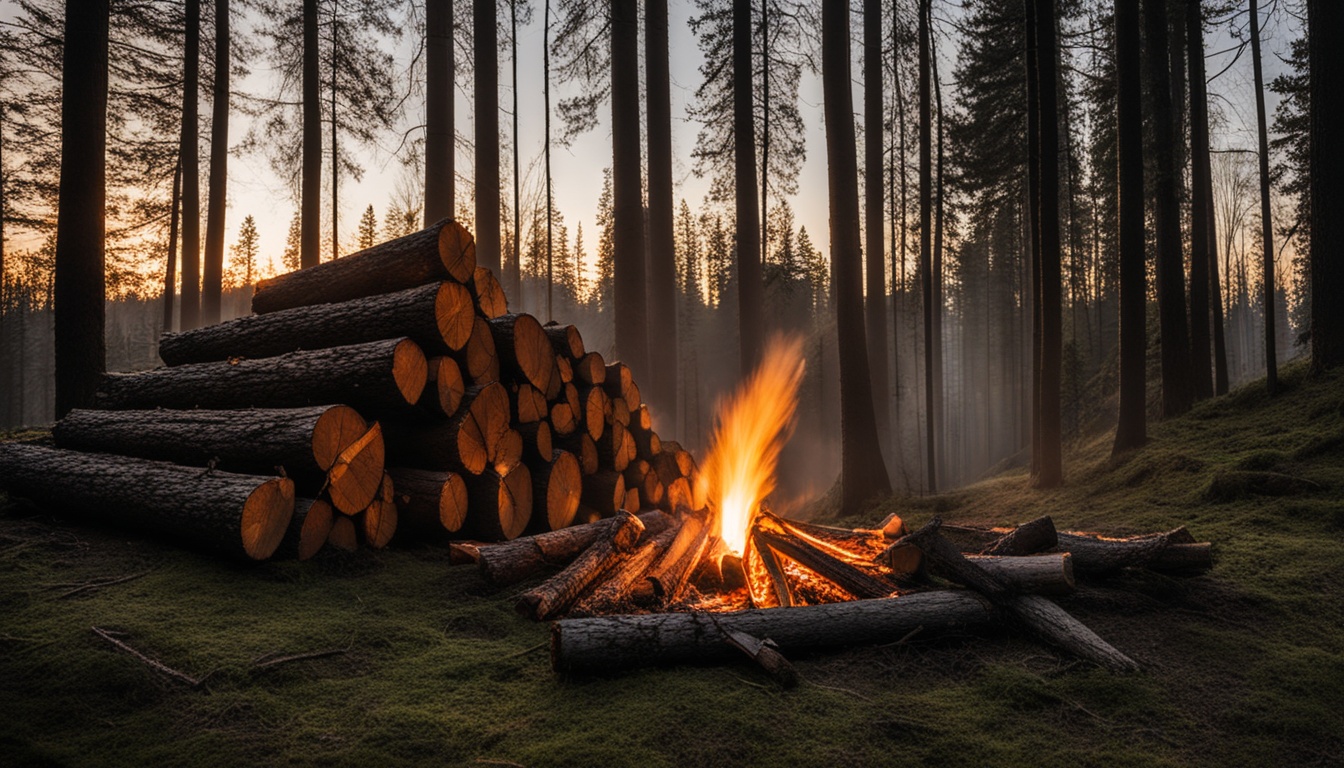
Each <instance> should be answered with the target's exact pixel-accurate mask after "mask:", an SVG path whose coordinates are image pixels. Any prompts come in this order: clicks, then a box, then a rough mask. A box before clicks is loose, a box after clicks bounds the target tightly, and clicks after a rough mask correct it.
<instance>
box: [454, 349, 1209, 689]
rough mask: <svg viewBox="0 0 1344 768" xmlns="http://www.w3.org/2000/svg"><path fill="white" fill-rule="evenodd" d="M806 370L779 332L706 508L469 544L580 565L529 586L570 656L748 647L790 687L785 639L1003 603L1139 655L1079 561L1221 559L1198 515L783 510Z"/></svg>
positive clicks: (502, 566) (1083, 648) (590, 668)
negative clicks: (806, 513)
mask: <svg viewBox="0 0 1344 768" xmlns="http://www.w3.org/2000/svg"><path fill="white" fill-rule="evenodd" d="M802 376H803V358H802V354H801V344H800V342H798V341H797V340H789V339H783V338H779V339H776V340H775V341H774V342H772V343H771V345H770V346H769V348H768V349H767V351H766V353H765V355H764V357H763V360H762V362H761V364H760V367H759V368H758V369H757V370H756V371H755V373H754V374H753V375H752V376H751V377H750V378H749V379H748V380H747V381H746V382H744V383H743V385H742V386H741V388H740V389H739V390H738V391H737V392H736V393H735V394H734V395H733V396H732V397H730V398H728V399H727V400H725V401H724V402H723V403H721V406H720V409H719V416H718V423H717V424H716V425H715V431H714V437H713V442H712V443H711V445H710V448H709V451H708V454H707V457H706V459H705V461H704V462H703V464H702V465H701V466H700V468H699V469H700V471H699V473H698V475H696V493H695V494H694V496H695V498H699V499H704V500H705V505H704V507H703V508H701V509H691V508H689V507H685V506H679V507H677V508H675V509H674V510H673V511H672V512H671V513H665V512H662V511H653V512H647V513H644V514H639V515H636V514H632V513H630V512H627V511H621V512H618V513H617V515H616V516H614V517H611V518H607V519H604V520H601V521H598V522H595V523H590V524H587V525H580V526H575V527H572V528H567V529H563V530H559V531H553V532H550V533H545V534H540V535H537V536H531V537H525V538H522V539H516V540H514V541H511V542H507V543H503V544H496V545H489V546H482V547H480V548H479V549H478V550H471V551H469V552H467V556H468V557H469V558H470V559H472V560H475V561H476V562H478V563H479V567H480V569H481V572H482V574H483V575H484V577H485V578H486V579H487V580H488V581H490V582H491V583H493V584H495V585H501V586H502V585H509V584H514V583H517V582H520V581H522V580H524V579H527V578H529V577H532V576H535V575H537V574H539V573H542V572H544V571H545V570H546V569H547V568H551V567H557V566H563V569H562V570H560V572H559V573H557V574H556V575H554V576H552V577H551V578H549V579H547V580H545V581H543V582H541V583H540V584H538V585H536V586H534V587H532V588H530V589H528V590H527V591H525V592H523V593H522V594H521V595H520V596H519V597H518V601H517V608H518V610H519V612H520V613H522V614H523V615H524V616H527V617H529V618H532V619H535V620H556V621H555V623H554V625H553V633H552V663H553V665H554V667H555V668H556V670H557V671H561V672H566V673H587V672H598V671H610V670H613V669H619V668H621V667H625V666H637V665H644V664H650V663H673V662H681V661H706V660H715V659H720V658H725V657H732V656H734V655H740V654H746V655H747V656H748V657H750V658H752V659H753V660H755V661H756V662H757V663H759V664H761V665H762V667H764V668H765V669H767V670H768V671H769V672H771V674H774V675H776V676H778V677H779V678H780V679H781V681H783V682H784V683H785V684H786V685H787V684H790V682H791V681H792V680H793V679H795V678H794V676H793V673H792V671H791V667H790V666H789V664H788V662H787V661H786V660H785V658H784V657H783V656H782V655H781V653H780V649H784V650H807V649H811V648H816V647H827V646H839V645H851V644H859V643H866V642H892V641H895V640H899V639H901V638H902V637H904V636H907V635H909V634H910V633H914V632H925V631H936V630H938V629H946V628H952V627H960V626H970V625H977V624H987V623H990V622H994V621H997V620H1001V619H1003V620H1007V621H1009V622H1011V623H1012V624H1015V625H1017V626H1021V627H1024V628H1026V629H1028V630H1029V631H1031V632H1032V633H1033V634H1035V635H1037V636H1039V637H1041V638H1042V639H1043V640H1045V641H1046V642H1048V643H1050V644H1052V645H1054V646H1056V647H1058V648H1060V649H1061V650H1064V651H1065V652H1067V653H1070V654H1072V655H1076V656H1079V657H1081V658H1085V659H1089V660H1091V661H1094V662H1096V663H1098V664H1101V665H1102V666H1105V667H1107V668H1110V669H1113V670H1117V671H1130V670H1135V669H1137V668H1138V665H1137V664H1136V663H1135V662H1134V661H1133V660H1131V659H1130V658H1129V657H1128V656H1126V655H1125V654H1124V653H1122V652H1120V651H1119V650H1117V649H1115V648H1114V647H1112V646H1111V645H1110V644H1108V643H1107V642H1106V641H1105V640H1102V639H1101V638H1100V637H1098V636H1097V635H1096V634H1095V633H1093V632H1092V631H1091V630H1090V629H1088V628H1087V627H1086V626H1084V625H1083V624H1082V623H1081V622H1079V621H1078V620H1077V619H1075V618H1074V617H1072V616H1071V615H1069V614H1068V613H1067V612H1065V611H1064V610H1063V609H1061V608H1060V607H1059V606H1058V605H1056V604H1055V603H1054V602H1053V601H1051V600H1050V598H1049V596H1050V595H1059V594H1066V593H1068V592H1071V591H1072V590H1073V589H1074V587H1075V577H1076V575H1084V576H1105V575H1108V574H1113V573H1115V572H1117V571H1119V570H1121V569H1124V568H1149V569H1153V570H1157V571H1162V572H1165V573H1168V574H1173V575H1190V574H1195V573H1199V572H1202V571H1204V570H1207V569H1208V567H1209V566H1210V564H1211V560H1210V545H1209V544H1208V543H1199V542H1196V541H1195V540H1194V538H1193V537H1192V536H1190V534H1189V533H1188V532H1187V531H1186V530H1185V529H1184V528H1179V529H1177V530H1175V531H1170V532H1167V533H1161V534H1155V535H1148V536H1139V537H1134V538H1128V539H1114V538H1104V537H1100V536H1095V535H1090V534H1083V533H1070V532H1060V531H1057V530H1056V529H1055V526H1054V524H1053V522H1052V521H1051V520H1050V518H1048V517H1042V518H1039V519H1037V520H1033V521H1030V522H1028V523H1026V524H1024V525H1021V526H1017V527H1015V528H1006V529H996V528H973V527H960V526H952V525H944V524H942V522H941V520H939V519H937V518H935V519H934V520H933V521H931V522H930V523H928V524H927V525H925V526H923V527H922V528H920V529H919V530H917V531H913V532H911V531H908V530H907V529H906V527H905V525H904V523H903V521H902V520H901V519H900V518H899V517H897V516H896V515H892V516H889V517H888V518H887V519H886V520H885V521H883V523H882V524H881V525H879V526H878V527H876V528H873V529H846V528H837V527H830V526H824V525H817V524H813V523H807V522H800V521H796V520H788V519H785V518H783V517H780V516H778V515H776V514H774V513H773V512H772V511H771V509H770V504H769V496H770V494H771V492H772V491H773V490H774V486H775V472H776V466H777V463H778V459H779V455H780V451H781V450H782V448H783V446H784V444H785V443H786V442H787V440H788V438H789V436H790V435H791V433H792V430H793V425H794V413H795V410H796V407H797V402H798V399H797V392H798V386H799V384H800V383H801V381H802Z"/></svg>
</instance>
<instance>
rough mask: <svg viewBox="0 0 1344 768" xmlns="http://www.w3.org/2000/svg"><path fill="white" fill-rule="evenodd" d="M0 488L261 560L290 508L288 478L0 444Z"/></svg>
mask: <svg viewBox="0 0 1344 768" xmlns="http://www.w3.org/2000/svg"><path fill="white" fill-rule="evenodd" d="M0 488H3V489H4V490H6V491H8V492H9V493H10V494H11V495H13V496H20V497H24V498H28V499H32V500H33V501H34V502H37V503H38V504H41V505H45V506H48V507H52V508H55V509H60V510H65V511H68V512H70V513H72V514H76V515H80V516H83V517H87V518H90V519H94V520H99V521H105V522H107V523H109V524H113V525H120V526H127V527H134V528H137V529H139V530H142V531H145V532H147V533H151V534H157V535H162V536H165V537H168V538H171V539H176V540H178V541H182V542H186V543H188V544H192V545H195V546H199V547H202V548H205V549H209V550H213V551H215V552H218V553H220V554H223V555H227V556H230V557H237V558H246V559H251V560H265V559H266V558H268V557H270V556H271V555H272V554H274V553H275V550H276V548H277V547H279V546H280V542H281V540H282V539H283V538H284V536H285V532H286V531H287V530H288V528H289V522H290V518H291V516H292V515H293V513H294V481H293V480H290V479H288V478H283V477H262V476H258V475H239V474H233V473H230V472H220V471H216V470H202V469H199V468H197V467H183V466H178V465H176V464H168V463H166V462H159V461H150V460H147V459H137V458H131V457H127V456H113V455H110V454H100V453H80V452H78V451H67V450H62V449H59V448H46V447H42V446H37V445H30V444H25V443H0Z"/></svg>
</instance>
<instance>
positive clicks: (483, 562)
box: [477, 512, 671, 586]
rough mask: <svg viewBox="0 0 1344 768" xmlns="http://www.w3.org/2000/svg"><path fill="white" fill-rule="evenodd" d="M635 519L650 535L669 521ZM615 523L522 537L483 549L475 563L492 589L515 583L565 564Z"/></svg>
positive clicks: (657, 516) (647, 516)
mask: <svg viewBox="0 0 1344 768" xmlns="http://www.w3.org/2000/svg"><path fill="white" fill-rule="evenodd" d="M639 520H640V522H641V523H643V524H644V529H645V531H646V532H647V533H649V534H650V535H656V534H658V533H660V532H661V531H663V530H665V529H666V528H667V527H668V525H669V524H670V522H671V521H670V520H669V519H668V517H667V515H664V514H663V513H662V512H646V513H644V514H642V515H640V516H639ZM617 523H618V518H615V517H611V518H607V519H605V520H599V521H597V522H595V523H588V524H586V525H576V526H572V527H570V528H562V529H560V530H557V531H552V532H550V533H541V534H537V535H536V536H525V537H523V538H520V539H515V540H514V541H510V542H507V543H505V544H492V545H490V546H483V547H481V548H480V552H479V559H478V561H477V562H478V564H479V566H480V569H481V575H482V576H484V577H485V580H486V581H488V582H490V583H491V584H494V585H495V586H506V585H508V584H516V583H517V582H520V581H522V580H523V579H526V578H527V577H529V576H532V575H534V574H537V573H541V572H542V571H543V570H545V569H546V568H547V567H557V566H563V565H565V564H567V563H569V562H570V561H571V560H573V559H574V558H575V557H578V555H579V553H580V552H583V551H584V550H585V549H587V548H588V547H589V546H591V545H592V543H593V542H595V541H597V540H598V539H599V538H600V537H602V536H604V535H609V534H610V531H611V529H612V528H614V527H615V526H616V525H617Z"/></svg>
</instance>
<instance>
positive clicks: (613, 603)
mask: <svg viewBox="0 0 1344 768" xmlns="http://www.w3.org/2000/svg"><path fill="white" fill-rule="evenodd" d="M676 535H677V529H676V528H668V529H667V530H665V531H663V532H662V533H659V534H658V535H656V536H653V537H649V536H647V535H646V536H645V537H644V539H645V541H644V543H643V544H640V545H639V546H638V547H637V548H636V549H635V551H634V552H633V553H631V554H629V555H628V556H626V557H625V558H624V559H623V560H622V561H621V563H620V564H619V565H617V566H616V567H615V568H614V569H613V570H612V571H611V573H610V574H609V575H608V576H607V577H606V578H605V579H604V580H602V582H601V583H599V584H597V585H596V588H595V589H594V590H593V591H592V592H591V593H590V594H589V595H588V596H587V597H585V598H584V599H583V600H581V601H580V602H579V604H578V605H577V606H575V608H574V610H573V611H571V612H570V615H572V616H599V615H602V614H607V613H616V612H618V611H620V609H621V608H622V607H623V606H624V605H625V604H626V603H627V602H628V601H629V600H630V595H631V592H632V591H633V588H634V586H635V583H636V582H637V581H639V579H640V577H642V576H644V574H645V573H646V572H647V571H648V570H649V568H650V567H652V566H653V563H654V560H656V559H657V558H658V556H659V555H661V554H662V553H663V552H664V551H665V550H666V549H667V547H668V545H669V544H671V543H672V540H673V539H674V538H675V537H676Z"/></svg>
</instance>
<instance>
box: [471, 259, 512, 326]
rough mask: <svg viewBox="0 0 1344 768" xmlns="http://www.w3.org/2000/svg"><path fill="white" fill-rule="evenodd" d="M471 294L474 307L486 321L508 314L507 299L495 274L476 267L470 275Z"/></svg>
mask: <svg viewBox="0 0 1344 768" xmlns="http://www.w3.org/2000/svg"><path fill="white" fill-rule="evenodd" d="M471 294H472V296H474V297H475V298H476V306H477V308H478V310H479V311H480V313H481V316H482V317H484V318H485V319H486V320H493V319H494V318H496V317H499V316H501V315H506V314H508V312H509V297H508V296H506V295H505V294H504V286H502V285H500V284H499V280H498V279H497V278H496V277H495V273H494V272H491V271H490V270H488V269H486V268H485V267H477V268H476V271H475V273H474V274H473V275H472V279H471Z"/></svg>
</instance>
